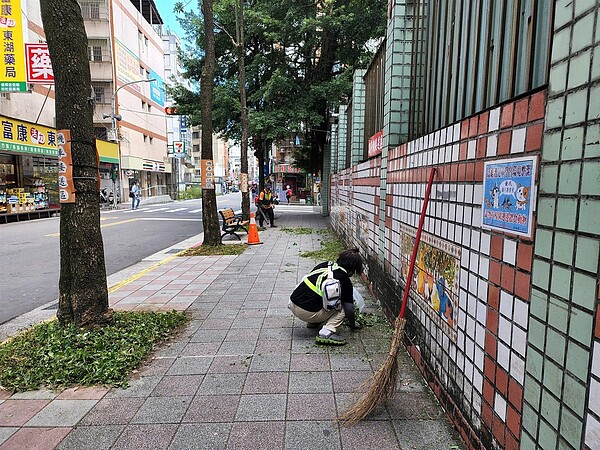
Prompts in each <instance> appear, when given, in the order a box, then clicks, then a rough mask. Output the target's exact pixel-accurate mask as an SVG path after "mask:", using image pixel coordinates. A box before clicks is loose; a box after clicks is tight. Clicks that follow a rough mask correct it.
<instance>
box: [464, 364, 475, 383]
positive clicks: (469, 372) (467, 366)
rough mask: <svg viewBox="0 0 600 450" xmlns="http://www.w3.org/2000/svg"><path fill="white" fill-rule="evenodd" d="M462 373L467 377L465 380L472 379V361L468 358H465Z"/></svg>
mask: <svg viewBox="0 0 600 450" xmlns="http://www.w3.org/2000/svg"><path fill="white" fill-rule="evenodd" d="M464 375H465V377H466V378H467V380H469V381H471V380H472V379H473V363H472V362H471V361H469V360H468V359H467V360H465V372H464Z"/></svg>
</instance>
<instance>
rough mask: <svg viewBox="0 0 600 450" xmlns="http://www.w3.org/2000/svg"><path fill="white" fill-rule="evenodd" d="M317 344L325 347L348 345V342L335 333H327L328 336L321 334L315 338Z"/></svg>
mask: <svg viewBox="0 0 600 450" xmlns="http://www.w3.org/2000/svg"><path fill="white" fill-rule="evenodd" d="M315 341H316V342H317V344H323V345H346V340H345V339H344V338H342V337H341V336H340V335H338V334H335V333H334V332H333V331H327V334H321V332H319V334H318V335H317V337H316V338H315Z"/></svg>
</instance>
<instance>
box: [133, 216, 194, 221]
mask: <svg viewBox="0 0 600 450" xmlns="http://www.w3.org/2000/svg"><path fill="white" fill-rule="evenodd" d="M139 220H156V221H159V220H171V221H174V222H177V221H183V222H202V219H180V218H177V217H140V219H139Z"/></svg>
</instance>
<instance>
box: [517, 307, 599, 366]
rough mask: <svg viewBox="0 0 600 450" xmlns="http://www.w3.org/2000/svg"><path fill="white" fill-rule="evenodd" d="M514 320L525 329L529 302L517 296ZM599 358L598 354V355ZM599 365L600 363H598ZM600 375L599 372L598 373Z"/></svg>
mask: <svg viewBox="0 0 600 450" xmlns="http://www.w3.org/2000/svg"><path fill="white" fill-rule="evenodd" d="M514 302H515V304H514V321H515V323H518V324H519V325H521V326H522V327H523V328H524V329H526V330H527V319H528V317H529V304H528V303H527V302H524V301H523V300H520V299H518V298H515V299H514ZM598 357H599V358H600V355H598ZM599 365H600V364H599ZM599 375H600V374H599Z"/></svg>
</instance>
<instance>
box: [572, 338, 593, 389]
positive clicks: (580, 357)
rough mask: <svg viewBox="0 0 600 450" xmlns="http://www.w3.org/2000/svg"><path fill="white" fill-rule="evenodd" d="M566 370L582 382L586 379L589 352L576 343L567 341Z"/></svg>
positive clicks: (585, 381)
mask: <svg viewBox="0 0 600 450" xmlns="http://www.w3.org/2000/svg"><path fill="white" fill-rule="evenodd" d="M567 349H568V350H567V370H568V371H569V372H571V374H572V375H573V376H575V377H577V378H579V379H580V380H581V381H583V382H584V383H587V379H588V374H589V373H588V372H589V370H588V367H589V365H590V352H589V350H586V349H585V348H583V347H581V346H580V345H577V344H576V343H575V342H573V341H571V342H569V345H568V347H567Z"/></svg>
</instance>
